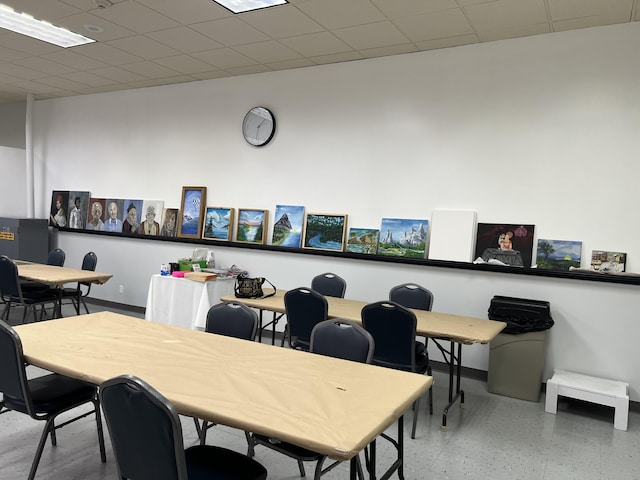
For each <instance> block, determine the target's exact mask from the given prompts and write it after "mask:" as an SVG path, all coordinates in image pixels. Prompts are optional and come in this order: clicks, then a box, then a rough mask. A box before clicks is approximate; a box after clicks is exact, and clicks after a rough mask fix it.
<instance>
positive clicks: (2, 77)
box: [0, 73, 20, 83]
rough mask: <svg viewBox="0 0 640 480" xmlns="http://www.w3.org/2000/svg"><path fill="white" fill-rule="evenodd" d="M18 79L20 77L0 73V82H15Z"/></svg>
mask: <svg viewBox="0 0 640 480" xmlns="http://www.w3.org/2000/svg"><path fill="white" fill-rule="evenodd" d="M19 81H20V78H16V77H14V76H12V75H6V74H5V73H0V83H16V82H19Z"/></svg>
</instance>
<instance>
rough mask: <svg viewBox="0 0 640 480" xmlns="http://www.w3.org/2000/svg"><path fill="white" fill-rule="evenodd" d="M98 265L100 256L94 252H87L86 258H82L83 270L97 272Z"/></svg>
mask: <svg viewBox="0 0 640 480" xmlns="http://www.w3.org/2000/svg"><path fill="white" fill-rule="evenodd" d="M96 265H98V256H97V255H96V254H95V253H93V252H89V253H87V254H85V256H84V258H83V259H82V270H88V271H91V272H95V271H96Z"/></svg>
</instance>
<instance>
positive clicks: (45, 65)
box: [14, 57, 75, 75]
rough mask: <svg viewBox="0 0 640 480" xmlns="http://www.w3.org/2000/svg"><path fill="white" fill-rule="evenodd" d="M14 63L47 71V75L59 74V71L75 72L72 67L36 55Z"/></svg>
mask: <svg viewBox="0 0 640 480" xmlns="http://www.w3.org/2000/svg"><path fill="white" fill-rule="evenodd" d="M14 63H15V64H16V65H20V66H22V67H26V68H31V69H32V70H37V71H39V72H44V73H48V74H49V75H60V74H61V73H70V72H75V69H74V68H71V67H67V66H66V65H62V64H61V63H57V62H52V61H50V60H46V59H44V58H38V57H29V58H23V59H22V60H18V61H16V62H14Z"/></svg>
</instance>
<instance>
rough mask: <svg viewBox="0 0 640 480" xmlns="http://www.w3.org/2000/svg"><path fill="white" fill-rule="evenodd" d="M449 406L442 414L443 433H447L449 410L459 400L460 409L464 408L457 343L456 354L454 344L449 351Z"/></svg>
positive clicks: (459, 345) (459, 353)
mask: <svg viewBox="0 0 640 480" xmlns="http://www.w3.org/2000/svg"><path fill="white" fill-rule="evenodd" d="M448 363H449V404H448V405H447V406H446V407H445V408H444V412H443V413H442V426H441V427H440V428H441V430H442V431H443V432H446V431H447V414H448V413H449V408H451V407H452V406H453V404H454V403H455V402H456V401H457V400H458V399H460V408H464V390H462V389H461V388H460V374H461V373H462V344H461V343H458V352H457V354H456V351H455V342H453V341H451V347H450V350H449V362H448ZM454 376H455V377H456V390H455V392H456V393H455V395H454V394H453V379H454Z"/></svg>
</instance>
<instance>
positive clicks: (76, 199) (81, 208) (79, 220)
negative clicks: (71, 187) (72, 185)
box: [67, 191, 91, 230]
mask: <svg viewBox="0 0 640 480" xmlns="http://www.w3.org/2000/svg"><path fill="white" fill-rule="evenodd" d="M90 196H91V195H90V193H89V192H76V191H73V192H69V203H68V207H67V210H69V228H75V229H76V230H82V229H84V224H85V222H86V221H87V209H88V208H89V197H90Z"/></svg>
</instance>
